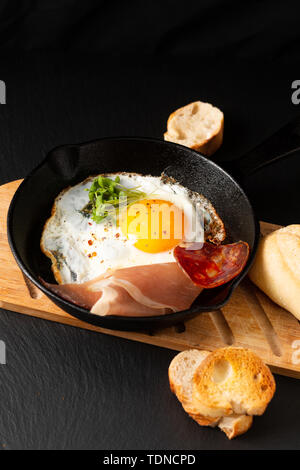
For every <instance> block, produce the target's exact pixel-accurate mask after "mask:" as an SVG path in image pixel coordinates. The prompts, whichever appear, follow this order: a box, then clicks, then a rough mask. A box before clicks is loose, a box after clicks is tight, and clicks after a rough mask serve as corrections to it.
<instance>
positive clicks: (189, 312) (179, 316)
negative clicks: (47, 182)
mask: <svg viewBox="0 0 300 470" xmlns="http://www.w3.org/2000/svg"><path fill="white" fill-rule="evenodd" d="M100 141H101V142H102V141H143V142H153V143H155V142H156V143H159V144H163V145H166V146H173V147H175V148H179V149H182V150H184V151H188V152H190V153H192V154H194V155H195V156H196V157H198V158H199V157H200V159H203V160H204V161H206V162H207V163H208V164H209V165H211V166H213V167H215V168H217V169H218V170H219V171H221V172H223V173H224V174H225V175H226V177H227V178H229V179H230V180H231V181H232V183H233V184H235V185H236V186H237V187H238V189H239V191H240V193H241V194H242V195H243V197H244V198H245V200H246V202H247V203H248V205H249V208H250V213H251V215H252V219H253V223H254V242H253V248H252V249H251V251H250V256H249V258H248V261H247V263H246V265H245V267H244V268H243V270H242V271H241V273H240V274H239V275H238V276H237V277H236V278H234V279H233V280H232V281H230V283H229V284H228V286H227V294H226V296H225V297H224V298H223V300H222V301H220V302H219V303H216V304H214V305H210V306H204V307H201V306H199V305H194V306H193V304H192V305H191V307H190V308H189V309H186V310H181V311H179V312H173V313H169V314H165V315H156V316H146V317H145V316H144V317H127V316H115V315H106V316H95V314H92V313H91V312H90V311H89V310H87V309H84V308H82V307H80V306H78V305H76V304H73V303H72V302H69V301H67V300H65V299H63V298H62V297H60V296H58V295H57V294H55V293H53V292H52V291H50V290H49V289H47V288H46V287H45V286H44V285H43V284H42V283H41V282H40V281H39V279H38V278H35V277H34V276H32V274H31V273H30V272H29V271H28V270H27V268H26V266H25V264H24V263H23V261H22V257H21V256H20V254H19V252H18V250H17V247H16V244H15V240H14V237H13V235H12V233H13V231H12V223H13V213H14V209H15V206H16V204H17V203H18V199H19V197H20V194H21V192H22V189H23V188H24V187H25V186H27V185H28V184H30V179H31V177H32V176H33V175H34V174H35V173H36V172H37V171H38V170H39V169H40V168H41V167H42V166H43V165H45V163H47V161H48V158H49V155H50V154H52V153H53V152H55V151H56V150H58V149H59V150H62V149H64V148H68V147H79V148H80V147H83V146H85V145H89V144H94V143H96V142H100ZM259 237H260V226H259V222H258V220H257V217H256V215H255V212H254V210H253V207H252V204H251V202H250V200H249V198H248V196H247V195H246V193H245V191H244V190H243V189H242V187H241V185H240V184H239V183H238V182H237V180H236V179H235V178H234V177H233V176H231V174H230V173H228V172H227V171H226V170H224V169H223V168H222V167H221V166H219V165H218V164H217V163H216V162H214V161H213V160H210V159H208V158H206V157H205V156H204V155H202V154H201V153H199V152H197V151H196V150H194V149H191V148H189V147H186V146H184V145H180V144H177V143H175V142H168V141H165V140H163V139H158V138H155V137H142V136H115V137H114V136H111V137H102V138H98V139H92V140H89V141H85V142H79V143H75V144H62V145H58V146H56V147H54V148H53V149H51V150H50V151H49V152H47V154H46V156H45V157H44V158H43V160H42V161H41V162H40V163H39V164H38V165H37V166H36V167H34V168H33V169H32V170H31V171H30V172H29V174H28V175H27V176H26V177H25V178H24V179H23V181H22V183H21V184H20V186H19V187H18V189H17V190H16V192H15V194H14V195H13V198H12V200H11V202H10V205H9V209H8V213H7V238H8V242H9V246H10V249H11V251H12V254H13V256H14V258H15V260H16V262H17V264H18V266H19V268H20V269H21V271H22V272H23V273H24V274H25V275H26V276H27V277H28V279H29V280H30V281H31V282H32V283H33V284H34V285H35V286H36V287H37V288H38V289H40V290H41V291H42V292H43V293H44V294H46V296H47V297H48V298H50V299H51V300H53V299H55V301H54V303H56V304H57V303H59V304H62V305H64V306H66V307H67V309H66V310H65V311H66V312H67V313H68V314H70V315H71V316H74V317H75V318H78V319H80V320H82V321H85V322H87V323H94V324H95V317H97V318H99V319H101V321H103V322H104V323H105V321H106V319H107V321H108V322H111V321H116V322H118V320H119V321H120V322H125V323H128V326H130V324H131V323H139V324H140V325H141V327H142V326H143V324H144V323H145V324H148V323H160V322H161V323H164V322H166V321H167V320H170V321H171V323H172V320H174V324H175V323H176V322H179V321H184V317H190V316H195V315H196V314H197V313H198V314H200V313H202V312H203V313H204V312H211V311H214V310H218V309H220V308H222V307H224V305H226V304H227V303H228V301H229V300H230V298H231V296H232V294H233V292H234V290H235V289H236V287H237V286H238V285H239V283H240V282H241V281H242V279H243V278H244V277H245V276H246V274H247V273H248V271H249V269H250V267H251V265H252V263H253V261H254V257H255V254H256V251H257V246H258V242H259ZM224 286H226V284H224ZM70 309H71V310H74V309H75V311H76V314H74V313H69V310H70ZM81 315H84V317H88V318H89V317H90V318H91V320H94V321H93V322H92V321H91V322H89V320H88V318H87V319H82V317H81ZM169 323H170V322H169ZM104 327H105V325H104ZM108 328H109V329H112V328H110V327H108ZM116 329H118V328H116Z"/></svg>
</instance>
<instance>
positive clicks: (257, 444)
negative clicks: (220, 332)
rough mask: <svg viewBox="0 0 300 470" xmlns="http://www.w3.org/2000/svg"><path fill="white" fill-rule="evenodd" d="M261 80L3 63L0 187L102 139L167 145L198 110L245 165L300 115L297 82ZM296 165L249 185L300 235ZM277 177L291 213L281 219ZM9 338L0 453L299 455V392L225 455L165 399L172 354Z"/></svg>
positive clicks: (96, 59) (8, 331)
mask: <svg viewBox="0 0 300 470" xmlns="http://www.w3.org/2000/svg"><path fill="white" fill-rule="evenodd" d="M258 70H259V75H258ZM262 70H263V65H262V64H261V63H260V64H255V63H252V64H251V65H249V64H245V63H235V64H232V65H231V66H229V65H228V64H226V66H224V64H222V63H221V62H220V63H219V62H218V63H215V62H214V63H207V64H204V63H203V62H202V63H201V64H194V66H193V68H190V67H186V66H183V64H181V63H180V62H178V60H176V61H175V60H168V61H167V60H154V59H150V58H144V59H139V61H137V60H134V59H126V60H125V59H122V58H121V57H118V58H115V57H114V58H109V57H107V56H106V57H101V56H96V55H88V54H86V55H80V54H78V53H77V54H76V55H73V56H72V55H68V56H66V55H63V54H58V53H50V52H48V53H47V54H46V53H42V52H39V53H37V52H35V53H33V52H31V53H24V54H22V55H19V56H17V55H13V56H12V55H7V56H6V57H2V59H1V67H0V79H1V80H5V81H6V85H7V104H6V105H1V106H0V183H4V182H7V181H9V180H12V179H16V178H21V177H23V176H25V175H26V174H27V173H28V172H29V171H30V170H31V169H32V168H33V167H34V166H35V165H36V164H37V163H39V161H40V160H41V159H42V158H43V156H44V155H45V153H46V152H47V151H48V150H49V149H51V148H52V147H54V146H56V145H60V144H64V143H72V142H80V141H84V140H89V139H93V138H98V137H101V136H106V135H146V136H154V137H160V136H162V133H163V131H164V130H165V122H166V119H167V117H168V115H169V113H170V112H171V111H172V110H174V109H175V108H177V107H178V106H180V105H183V104H185V103H187V102H189V101H192V100H194V99H199V98H200V99H202V100H203V101H205V100H207V101H209V102H212V103H214V104H216V105H218V106H219V107H220V108H221V109H222V110H223V111H224V113H225V119H226V121H225V140H224V145H223V148H222V150H220V152H219V153H218V155H217V156H216V158H218V159H219V160H220V161H222V160H226V159H232V158H236V157H238V156H239V155H241V154H242V153H243V152H246V151H248V150H249V149H250V148H251V147H253V146H254V145H255V144H257V143H259V142H260V141H262V140H263V139H264V138H265V137H267V136H268V135H270V134H271V133H272V132H273V131H275V130H276V129H277V128H279V127H280V126H281V125H282V124H284V123H285V122H287V121H288V120H289V119H290V118H292V117H295V116H297V115H299V111H300V108H299V109H298V108H297V106H294V105H293V104H292V103H291V99H290V95H291V88H290V87H291V78H290V77H287V76H286V75H284V73H282V71H281V73H279V72H278V68H277V67H276V64H275V65H274V69H273V70H272V69H271V68H270V67H269V68H268V69H266V70H265V69H264V72H263V71H262ZM292 78H294V77H292ZM299 157H300V155H299ZM141 158H142V157H141ZM299 161H300V160H298V159H297V158H294V159H293V161H292V162H289V163H288V164H285V165H284V169H282V168H280V169H279V170H275V169H274V171H270V173H269V174H268V176H265V180H266V178H267V180H268V184H267V186H264V184H262V183H259V181H258V179H259V177H258V176H257V179H255V178H254V177H252V178H254V179H252V180H249V185H248V186H249V187H248V190H249V193H250V196H251V197H252V199H253V201H254V202H255V205H256V207H257V210H258V216H259V217H260V218H262V219H264V220H269V221H273V222H277V223H282V224H284V223H290V222H295V223H297V222H298V223H300V214H299V210H298V201H299V185H297V181H295V178H294V175H295V174H298V172H299ZM278 174H280V175H281V178H280V180H279V181H280V191H282V192H283V193H285V192H286V191H287V190H288V191H289V201H288V202H289V204H288V205H286V206H284V207H282V206H279V207H278V210H277V209H276V210H275V209H274V206H276V204H277V203H275V202H274V201H275V199H273V198H272V196H271V194H272V192H273V193H274V198H275V196H276V198H278V191H279V189H278ZM272 178H274V184H272ZM266 200H268V201H269V204H266V202H265V201H266ZM260 201H264V202H263V204H260ZM0 282H1V281H0ZM0 339H1V340H3V341H5V343H6V348H7V364H6V365H0V396H1V400H0V417H1V418H0V448H1V447H2V448H3V449H36V448H38V449H147V448H150V449H157V450H158V449H178V448H179V449H280V448H281V449H292V448H297V449H299V448H300V437H299V419H300V408H299V406H298V403H299V394H300V381H299V380H295V379H290V378H284V377H279V376H276V382H277V392H276V395H275V398H274V400H273V401H272V403H271V404H270V406H269V408H268V410H267V412H266V413H265V415H264V416H262V417H260V418H256V419H255V422H254V425H253V427H252V429H251V430H250V431H249V432H248V433H247V434H246V435H244V436H241V437H240V438H238V439H236V440H234V441H231V442H229V441H228V440H227V439H226V437H225V435H223V433H221V432H220V431H217V430H212V429H206V428H201V427H199V426H198V425H197V424H196V423H195V422H193V421H192V420H191V419H189V418H188V417H187V416H186V415H185V413H184V412H183V410H182V409H181V407H180V405H179V403H178V402H177V401H176V399H175V398H174V396H173V395H172V394H171V392H170V391H169V388H168V379H167V369H168V365H169V363H170V360H171V359H172V357H174V355H175V354H176V353H175V352H174V351H170V350H165V349H161V348H157V347H152V346H149V345H144V344H139V343H134V342H130V341H127V340H122V339H117V338H113V337H110V336H105V335H102V334H98V333H92V332H88V331H84V330H80V329H76V328H72V327H67V326H63V325H58V324H54V323H50V322H47V321H43V320H40V319H35V318H30V317H26V316H22V315H18V314H16V313H12V312H6V311H3V310H1V311H0Z"/></svg>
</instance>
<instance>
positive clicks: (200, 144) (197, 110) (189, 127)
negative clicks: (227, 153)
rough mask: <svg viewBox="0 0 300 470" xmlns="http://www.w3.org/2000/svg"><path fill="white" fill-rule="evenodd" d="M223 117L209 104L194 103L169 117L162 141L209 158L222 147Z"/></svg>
mask: <svg viewBox="0 0 300 470" xmlns="http://www.w3.org/2000/svg"><path fill="white" fill-rule="evenodd" d="M223 133H224V115H223V113H222V111H220V110H219V109H218V108H215V107H214V106H212V105H211V104H209V103H203V102H201V101H195V102H194V103H190V104H188V105H186V106H184V107H182V108H179V109H177V110H176V111H174V113H172V114H171V115H170V116H169V119H168V122H167V132H165V134H164V139H165V140H167V141H169V142H175V143H177V144H181V145H185V146H186V147H190V148H192V149H194V150H197V151H198V152H201V153H203V154H204V155H207V156H210V155H212V154H213V153H215V152H216V151H217V150H218V148H219V147H220V146H221V145H222V142H223Z"/></svg>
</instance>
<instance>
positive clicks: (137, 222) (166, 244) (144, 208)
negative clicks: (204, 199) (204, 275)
mask: <svg viewBox="0 0 300 470" xmlns="http://www.w3.org/2000/svg"><path fill="white" fill-rule="evenodd" d="M185 219H186V217H185V215H184V212H183V211H182V210H181V209H179V208H178V207H177V206H175V205H174V204H172V203H171V202H170V201H164V200H162V199H143V200H141V201H138V202H136V203H133V204H131V205H129V206H128V207H127V209H126V210H124V211H122V212H121V214H120V216H119V225H120V228H121V230H122V232H123V234H124V235H125V236H127V238H129V235H134V236H135V237H136V239H137V241H136V242H135V244H134V246H135V247H136V248H137V249H139V250H141V251H145V252H147V253H160V252H162V251H167V250H170V249H172V248H174V247H175V246H176V245H178V244H179V243H180V242H181V241H182V239H183V236H184V226H185V225H187V221H186V220H185Z"/></svg>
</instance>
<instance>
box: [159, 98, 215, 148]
mask: <svg viewBox="0 0 300 470" xmlns="http://www.w3.org/2000/svg"><path fill="white" fill-rule="evenodd" d="M199 103H200V104H207V103H202V102H201V101H195V102H192V103H189V104H187V105H186V106H182V107H181V108H178V109H177V110H176V111H173V112H172V113H171V114H170V116H169V118H168V120H167V131H166V132H165V133H164V139H165V140H167V141H169V142H175V143H178V144H182V145H185V143H184V140H183V141H182V142H181V141H180V140H179V139H178V138H176V137H175V136H174V135H172V132H170V129H171V125H172V121H173V120H174V119H176V118H177V117H178V116H179V115H180V114H181V113H183V112H184V111H185V110H187V109H188V108H190V107H192V106H194V105H196V104H199ZM212 108H213V107H212ZM214 109H216V110H218V112H219V113H220V116H219V122H218V126H217V127H216V129H215V130H214V131H213V132H212V133H211V135H210V136H209V137H208V138H203V139H199V141H198V142H197V143H194V144H192V145H188V146H189V147H190V148H191V149H193V150H196V151H197V152H199V153H202V154H203V155H206V156H208V157H210V156H211V155H213V154H214V153H215V152H216V151H217V150H218V149H219V148H220V147H221V145H222V143H223V137H224V115H223V113H222V112H221V111H220V110H219V109H218V108H214ZM195 139H197V137H194V140H195Z"/></svg>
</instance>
